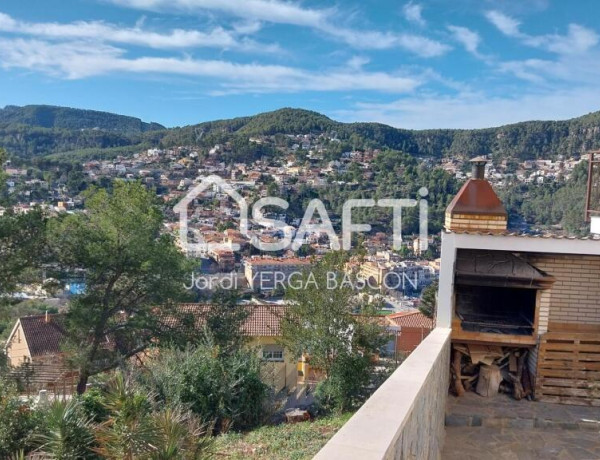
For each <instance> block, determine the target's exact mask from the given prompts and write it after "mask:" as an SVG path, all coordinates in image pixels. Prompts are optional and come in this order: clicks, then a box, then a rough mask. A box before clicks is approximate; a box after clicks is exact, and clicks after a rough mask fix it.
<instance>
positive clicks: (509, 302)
mask: <svg viewBox="0 0 600 460" xmlns="http://www.w3.org/2000/svg"><path fill="white" fill-rule="evenodd" d="M536 296H537V291H536V290H535V289H521V288H507V287H492V286H457V289H456V315H457V316H458V318H459V319H460V320H461V326H462V329H463V330H464V331H469V332H489V333H496V334H510V335H532V334H533V332H534V322H535V310H536Z"/></svg>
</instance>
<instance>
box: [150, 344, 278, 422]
mask: <svg viewBox="0 0 600 460" xmlns="http://www.w3.org/2000/svg"><path fill="white" fill-rule="evenodd" d="M149 369H150V376H149V377H146V385H147V387H148V389H149V391H152V392H155V393H156V394H157V395H158V397H159V398H161V399H163V400H164V401H165V402H166V403H167V404H178V405H182V406H184V407H188V408H189V409H190V410H191V411H192V412H193V413H194V414H196V415H198V416H199V417H200V418H202V419H203V420H205V421H210V422H213V423H214V426H215V431H216V432H221V431H227V429H228V428H229V427H232V428H235V429H248V428H252V427H254V426H256V425H258V424H260V423H261V422H262V421H263V418H264V415H265V409H266V407H265V406H266V404H265V403H266V400H267V395H268V391H269V389H268V386H267V385H265V384H264V383H263V382H262V381H261V378H260V359H259V357H258V355H257V354H256V353H255V352H253V351H242V350H239V351H236V352H234V353H232V354H227V355H220V354H219V353H218V350H215V348H214V347H212V346H210V345H201V346H199V347H198V348H195V349H191V348H188V349H185V350H177V349H167V350H161V352H160V354H159V356H158V357H157V358H156V359H155V360H154V361H153V362H152V363H150V364H149Z"/></svg>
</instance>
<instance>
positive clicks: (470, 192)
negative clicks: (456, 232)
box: [446, 179, 506, 216]
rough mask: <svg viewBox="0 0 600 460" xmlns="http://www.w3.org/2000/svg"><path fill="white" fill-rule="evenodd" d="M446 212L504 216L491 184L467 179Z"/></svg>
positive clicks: (481, 180) (502, 207) (504, 210)
mask: <svg viewBox="0 0 600 460" xmlns="http://www.w3.org/2000/svg"><path fill="white" fill-rule="evenodd" d="M446 212H450V213H456V214H487V215H493V216H506V209H505V208H504V205H503V204H502V202H501V201H500V198H498V195H496V192H494V189H493V188H492V186H491V184H490V183H489V182H488V181H487V180H484V179H469V180H468V181H467V182H465V184H464V185H463V186H462V188H461V189H460V190H459V192H458V193H457V194H456V196H455V197H454V199H453V200H452V202H451V203H450V205H448V208H447V209H446Z"/></svg>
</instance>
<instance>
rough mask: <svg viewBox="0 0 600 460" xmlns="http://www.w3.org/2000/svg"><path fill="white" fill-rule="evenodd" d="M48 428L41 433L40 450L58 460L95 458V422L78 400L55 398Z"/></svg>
mask: <svg viewBox="0 0 600 460" xmlns="http://www.w3.org/2000/svg"><path fill="white" fill-rule="evenodd" d="M46 411H47V412H46V414H45V418H46V424H47V427H48V430H47V431H46V433H44V434H42V435H40V441H41V442H42V447H41V448H40V451H41V452H43V453H44V454H46V455H48V456H50V457H51V458H53V459H57V460H71V459H75V458H77V459H92V458H97V456H96V455H95V454H94V453H93V451H92V450H91V449H92V447H93V445H94V434H93V428H94V426H93V422H92V420H91V419H90V418H88V417H86V416H85V415H84V413H83V412H82V410H81V404H80V402H79V401H78V400H76V399H72V400H71V401H69V402H68V403H64V402H59V401H55V402H54V403H52V404H51V405H50V407H49V408H48V409H46Z"/></svg>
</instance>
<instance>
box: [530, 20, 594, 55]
mask: <svg viewBox="0 0 600 460" xmlns="http://www.w3.org/2000/svg"><path fill="white" fill-rule="evenodd" d="M598 38H599V37H598V34H597V33H596V32H595V31H593V30H591V29H588V28H586V27H583V26H580V25H578V24H569V32H568V33H567V35H556V34H551V35H540V36H533V37H531V36H528V37H526V38H525V43H527V44H528V45H530V46H534V47H539V48H544V49H547V50H548V51H552V52H553V53H557V54H581V53H585V52H586V51H588V50H589V49H591V48H593V47H594V46H596V45H597V44H598Z"/></svg>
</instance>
